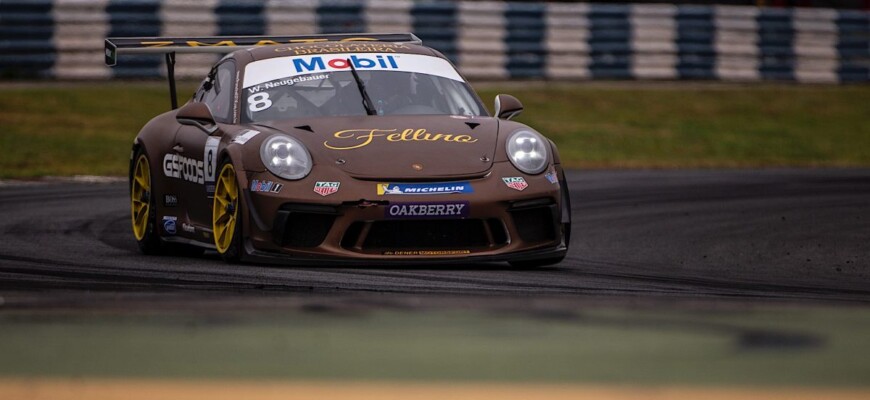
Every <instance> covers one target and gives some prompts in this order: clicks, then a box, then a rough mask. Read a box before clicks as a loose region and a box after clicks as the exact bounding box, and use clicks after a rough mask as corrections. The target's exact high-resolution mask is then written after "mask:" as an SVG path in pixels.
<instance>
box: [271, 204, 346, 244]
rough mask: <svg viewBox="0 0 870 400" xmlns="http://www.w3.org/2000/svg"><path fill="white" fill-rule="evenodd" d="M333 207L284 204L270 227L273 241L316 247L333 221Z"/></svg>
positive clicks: (334, 212) (334, 214)
mask: <svg viewBox="0 0 870 400" xmlns="http://www.w3.org/2000/svg"><path fill="white" fill-rule="evenodd" d="M336 215H338V213H337V212H336V210H335V208H333V207H328V206H312V205H306V204H284V205H283V206H281V209H280V210H278V214H277V216H276V217H275V222H274V224H273V228H272V236H273V237H274V238H275V243H277V244H278V245H280V246H290V247H317V246H319V245H320V244H321V243H323V240H324V239H326V235H327V234H329V230H330V229H331V228H332V224H333V223H334V222H335V217H336Z"/></svg>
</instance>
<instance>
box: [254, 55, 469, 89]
mask: <svg viewBox="0 0 870 400" xmlns="http://www.w3.org/2000/svg"><path fill="white" fill-rule="evenodd" d="M351 65H353V68H354V69H356V70H357V71H399V72H414V73H419V74H427V75H434V76H440V77H442V78H447V79H450V80H454V81H457V82H464V81H465V80H464V79H462V77H461V76H460V75H459V73H458V72H456V69H455V68H453V66H452V65H450V62H449V61H447V60H445V59H442V58H439V57H433V56H428V55H422V54H394V53H364V54H350V55H348V54H337V55H328V54H323V55H320V54H317V55H299V56H293V57H274V58H267V59H264V60H258V61H254V62H252V63H249V64H248V65H247V66H246V67H245V77H244V82H243V83H242V87H243V88H245V89H247V88H250V87H252V86H256V85H259V84H262V83H266V82H271V81H274V80H277V79H283V78H293V77H297V76H300V75H309V74H323V73H329V72H338V71H345V72H349V71H350V70H351V69H350V67H351Z"/></svg>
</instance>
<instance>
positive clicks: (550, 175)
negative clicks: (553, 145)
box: [544, 171, 559, 185]
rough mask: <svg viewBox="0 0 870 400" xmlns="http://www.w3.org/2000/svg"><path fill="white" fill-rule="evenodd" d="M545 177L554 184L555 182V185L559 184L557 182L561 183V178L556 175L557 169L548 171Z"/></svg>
mask: <svg viewBox="0 0 870 400" xmlns="http://www.w3.org/2000/svg"><path fill="white" fill-rule="evenodd" d="M544 177H545V178H547V180H548V181H550V183H552V184H554V185H555V184H557V183H559V178H558V177H556V172H555V171H550V172H547V173H546V174H545V175H544Z"/></svg>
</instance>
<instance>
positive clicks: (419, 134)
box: [257, 115, 499, 180]
mask: <svg viewBox="0 0 870 400" xmlns="http://www.w3.org/2000/svg"><path fill="white" fill-rule="evenodd" d="M257 125H260V126H266V127H269V128H272V129H276V130H279V131H282V132H286V133H288V134H290V135H291V136H293V137H294V138H297V139H299V140H300V141H302V142H303V143H304V144H305V145H306V146H307V147H308V150H309V151H310V152H311V155H312V156H313V157H314V160H315V163H334V164H335V165H337V166H338V167H339V168H341V169H343V170H344V171H345V172H346V173H348V174H349V175H351V176H353V177H356V178H361V179H387V178H390V179H408V180H431V179H459V178H470V177H475V176H482V175H484V174H486V172H487V171H489V169H490V168H491V167H492V162H493V161H492V160H493V159H494V158H495V150H496V143H497V142H498V125H499V123H498V120H497V119H495V118H491V117H459V116H441V115H439V116H434V115H424V116H420V115H414V116H410V115H409V116H360V117H329V118H300V119H294V120H290V121H276V122H264V123H258V124H257Z"/></svg>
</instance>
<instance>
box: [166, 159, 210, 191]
mask: <svg viewBox="0 0 870 400" xmlns="http://www.w3.org/2000/svg"><path fill="white" fill-rule="evenodd" d="M163 175H166V176H167V177H170V178H178V179H184V180H186V181H188V182H193V183H199V184H203V183H204V182H205V176H204V175H203V165H202V161H199V160H194V159H192V158H187V157H185V156H180V155H178V154H167V155H165V156H163Z"/></svg>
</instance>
